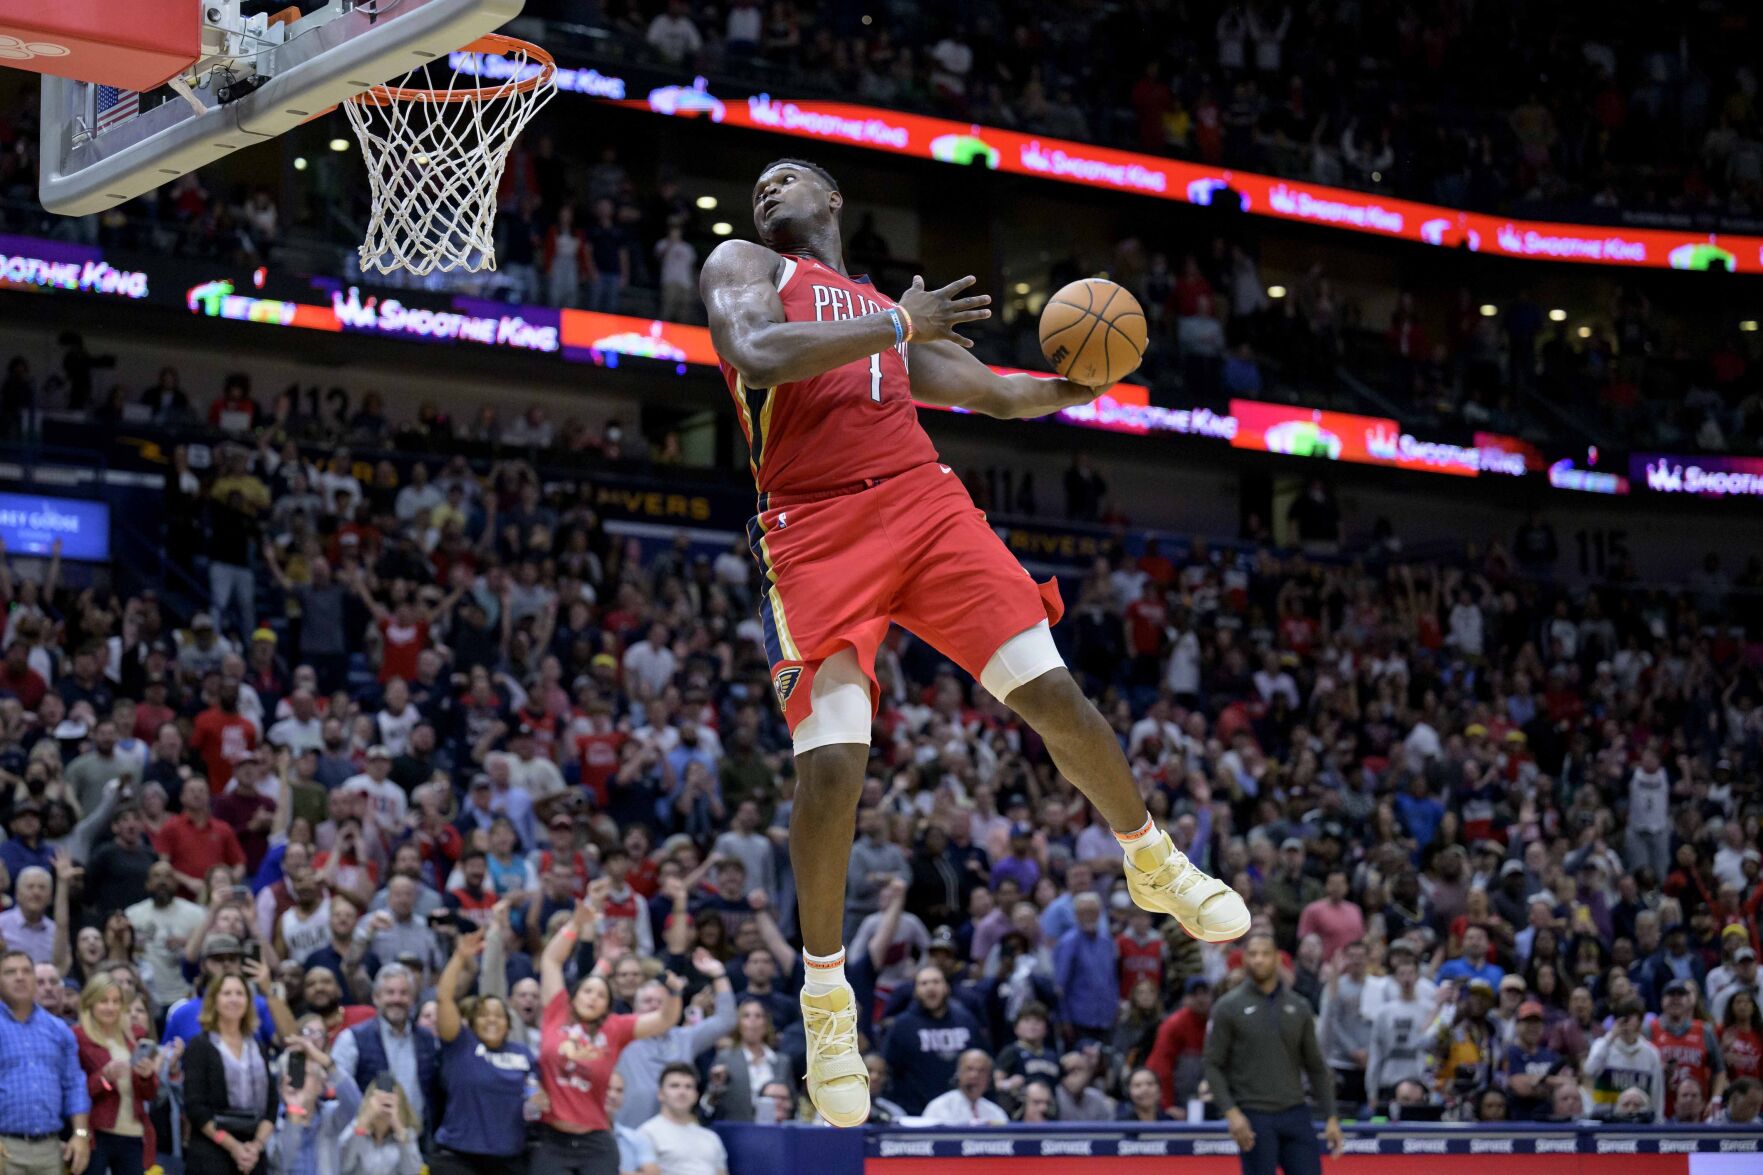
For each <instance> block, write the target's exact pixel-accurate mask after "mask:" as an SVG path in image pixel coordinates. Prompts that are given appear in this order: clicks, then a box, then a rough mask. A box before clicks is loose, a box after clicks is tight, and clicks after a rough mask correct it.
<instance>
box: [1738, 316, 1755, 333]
mask: <svg viewBox="0 0 1763 1175" xmlns="http://www.w3.org/2000/svg"><path fill="white" fill-rule="evenodd" d="M1739 329H1740V330H1742V331H1744V332H1745V333H1746V334H1752V333H1754V332H1755V331H1756V329H1757V320H1756V319H1754V318H1747V319H1745V320H1744V321H1743V322H1741V323H1739Z"/></svg>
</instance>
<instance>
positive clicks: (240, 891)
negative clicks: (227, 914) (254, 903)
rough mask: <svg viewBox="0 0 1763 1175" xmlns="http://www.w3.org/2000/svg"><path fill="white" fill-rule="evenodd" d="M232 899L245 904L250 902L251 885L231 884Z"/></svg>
mask: <svg viewBox="0 0 1763 1175" xmlns="http://www.w3.org/2000/svg"><path fill="white" fill-rule="evenodd" d="M233 901H235V902H238V903H240V904H241V905H247V906H248V905H250V904H251V887H250V886H248V885H235V886H233Z"/></svg>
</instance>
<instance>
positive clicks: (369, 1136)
mask: <svg viewBox="0 0 1763 1175" xmlns="http://www.w3.org/2000/svg"><path fill="white" fill-rule="evenodd" d="M421 1134H422V1123H421V1122H420V1121H418V1120H417V1117H416V1111H415V1110H412V1109H411V1108H410V1099H409V1098H407V1097H405V1096H404V1090H403V1088H402V1087H400V1086H399V1084H398V1082H397V1081H396V1080H394V1079H393V1077H392V1075H391V1074H390V1073H381V1074H380V1075H379V1076H378V1077H376V1078H374V1080H373V1084H372V1085H370V1086H368V1087H367V1089H365V1090H363V1091H362V1098H361V1109H360V1110H358V1111H356V1114H355V1128H354V1129H353V1130H349V1131H346V1132H345V1133H344V1135H343V1149H342V1153H341V1155H340V1156H339V1158H338V1164H337V1171H338V1175H417V1173H418V1172H419V1171H421V1170H422V1152H421V1151H419V1150H418V1149H417V1148H416V1141H417V1138H418V1136H419V1135H421Z"/></svg>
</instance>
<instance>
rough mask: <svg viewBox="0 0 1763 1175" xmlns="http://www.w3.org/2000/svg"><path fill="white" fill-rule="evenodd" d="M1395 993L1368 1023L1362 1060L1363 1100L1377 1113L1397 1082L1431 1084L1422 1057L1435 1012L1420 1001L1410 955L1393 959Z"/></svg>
mask: <svg viewBox="0 0 1763 1175" xmlns="http://www.w3.org/2000/svg"><path fill="white" fill-rule="evenodd" d="M1393 978H1394V979H1395V981H1396V990H1395V992H1394V993H1393V994H1392V995H1391V996H1390V997H1389V998H1388V999H1386V1000H1385V1001H1384V1002H1383V1006H1382V1007H1380V1008H1378V1010H1377V1015H1376V1016H1375V1017H1374V1018H1373V1019H1372V1022H1371V1036H1370V1043H1369V1045H1368V1048H1367V1056H1366V1061H1365V1097H1366V1100H1367V1101H1369V1102H1370V1103H1371V1110H1372V1112H1373V1113H1376V1112H1377V1110H1378V1109H1379V1107H1381V1106H1383V1105H1384V1104H1385V1103H1386V1102H1387V1101H1388V1100H1389V1098H1390V1096H1391V1094H1392V1093H1393V1092H1394V1090H1395V1088H1396V1085H1397V1083H1398V1082H1401V1081H1406V1080H1409V1079H1413V1080H1415V1081H1418V1082H1420V1083H1421V1085H1423V1086H1430V1085H1431V1080H1430V1078H1431V1076H1432V1074H1431V1073H1430V1072H1428V1071H1427V1067H1426V1059H1425V1057H1424V1055H1423V1053H1424V1051H1425V1048H1426V1027H1427V1025H1428V1024H1431V1023H1432V1019H1433V1016H1434V1014H1435V1013H1436V1011H1437V1009H1436V1008H1434V1007H1433V1006H1432V1005H1431V1004H1430V1003H1428V1002H1427V1001H1424V1000H1422V999H1420V998H1419V993H1418V990H1417V989H1418V985H1419V982H1420V965H1419V964H1418V963H1416V962H1415V961H1414V956H1413V955H1411V954H1406V953H1404V954H1402V955H1401V956H1399V957H1398V958H1397V959H1396V960H1395V974H1394V976H1393Z"/></svg>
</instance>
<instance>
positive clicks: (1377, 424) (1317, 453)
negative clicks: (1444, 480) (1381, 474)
mask: <svg viewBox="0 0 1763 1175" xmlns="http://www.w3.org/2000/svg"><path fill="white" fill-rule="evenodd" d="M1230 412H1231V415H1232V416H1233V417H1235V419H1236V430H1235V433H1234V435H1233V436H1232V437H1231V439H1230V443H1231V445H1232V446H1233V447H1234V448H1238V449H1254V450H1258V451H1260V452H1263V453H1277V454H1280V455H1281V456H1287V457H1312V458H1318V459H1321V460H1324V461H1345V462H1349V463H1351V464H1355V465H1383V466H1387V467H1390V468H1393V469H1406V470H1410V471H1413V472H1416V473H1442V474H1447V475H1449V476H1452V477H1484V476H1486V477H1523V476H1524V473H1525V469H1526V466H1527V450H1528V446H1525V445H1524V444H1523V443H1522V442H1520V441H1518V440H1516V439H1515V438H1512V437H1505V436H1501V435H1499V434H1496V433H1478V434H1477V435H1476V438H1475V440H1474V442H1472V443H1471V444H1467V445H1460V444H1456V443H1453V442H1449V441H1429V440H1423V439H1422V438H1420V437H1417V436H1415V435H1414V434H1412V433H1409V432H1405V431H1403V429H1402V426H1401V425H1400V424H1398V423H1397V422H1396V421H1394V420H1390V419H1388V418H1387V417H1382V416H1358V415H1355V414H1354V413H1351V412H1325V411H1322V410H1320V409H1315V408H1302V407H1298V406H1296V405H1292V404H1267V403H1263V402H1262V401H1259V400H1232V401H1231V402H1230Z"/></svg>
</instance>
